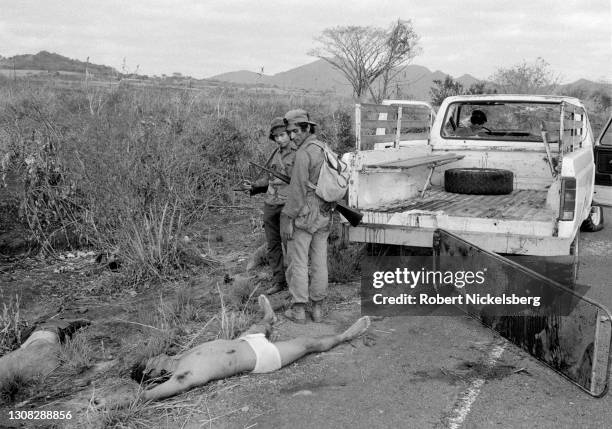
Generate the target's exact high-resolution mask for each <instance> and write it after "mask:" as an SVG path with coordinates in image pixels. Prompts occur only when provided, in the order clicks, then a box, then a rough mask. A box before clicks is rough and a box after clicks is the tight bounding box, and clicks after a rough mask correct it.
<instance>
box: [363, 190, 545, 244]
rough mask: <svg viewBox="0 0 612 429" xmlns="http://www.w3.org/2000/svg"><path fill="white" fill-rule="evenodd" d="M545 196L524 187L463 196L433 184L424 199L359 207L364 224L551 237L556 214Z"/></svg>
mask: <svg viewBox="0 0 612 429" xmlns="http://www.w3.org/2000/svg"><path fill="white" fill-rule="evenodd" d="M546 196H547V191H546V190H525V189H521V190H515V191H513V192H512V193H511V194H508V195H466V194H455V193H450V192H445V191H444V188H443V187H438V186H436V187H433V188H431V189H429V190H428V191H427V192H426V194H425V196H424V198H420V197H415V198H412V199H410V200H405V201H395V202H392V203H389V204H386V205H384V206H380V205H379V206H376V207H374V206H372V207H360V209H361V210H362V211H363V213H364V218H363V221H362V222H363V224H364V226H366V225H368V224H369V225H371V226H373V227H380V226H383V225H384V226H386V227H387V228H388V227H391V228H393V227H404V228H405V227H408V228H420V229H425V230H434V229H436V228H443V229H446V230H448V231H452V232H455V233H458V234H461V233H464V232H469V233H481V234H482V233H484V234H511V235H521V236H531V237H553V236H555V235H556V218H557V214H556V212H555V211H554V210H552V209H551V208H550V207H548V205H547V204H546Z"/></svg>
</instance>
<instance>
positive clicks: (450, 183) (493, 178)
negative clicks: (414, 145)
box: [444, 168, 514, 195]
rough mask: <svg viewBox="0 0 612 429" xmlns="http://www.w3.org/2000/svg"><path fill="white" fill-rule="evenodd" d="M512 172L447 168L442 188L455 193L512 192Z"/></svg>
mask: <svg viewBox="0 0 612 429" xmlns="http://www.w3.org/2000/svg"><path fill="white" fill-rule="evenodd" d="M513 186H514V174H513V173H512V171H510V170H500V169H496V168H449V169H448V170H446V171H445V172H444V190H445V191H446V192H453V193H455V194H478V195H504V194H509V193H511V192H512V189H513Z"/></svg>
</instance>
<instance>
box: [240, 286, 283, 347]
mask: <svg viewBox="0 0 612 429" xmlns="http://www.w3.org/2000/svg"><path fill="white" fill-rule="evenodd" d="M257 302H258V303H259V308H260V309H261V310H262V311H263V313H264V317H263V319H262V320H261V322H259V323H255V324H253V325H252V326H251V327H250V328H249V329H248V330H247V331H246V332H244V333H243V335H248V334H259V333H264V334H266V337H268V336H269V335H270V333H271V332H272V327H273V326H274V324H275V323H276V321H277V320H278V319H277V318H276V314H274V310H273V309H272V306H271V305H270V301H268V298H267V297H266V296H265V295H263V294H262V295H259V298H257Z"/></svg>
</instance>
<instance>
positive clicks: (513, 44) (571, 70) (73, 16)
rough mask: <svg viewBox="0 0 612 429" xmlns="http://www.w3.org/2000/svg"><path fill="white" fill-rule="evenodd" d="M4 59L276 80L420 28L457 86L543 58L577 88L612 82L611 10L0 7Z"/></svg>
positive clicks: (516, 3)
mask: <svg viewBox="0 0 612 429" xmlns="http://www.w3.org/2000/svg"><path fill="white" fill-rule="evenodd" d="M0 10H2V14H1V15H0V40H2V41H3V42H4V43H3V45H2V47H1V49H5V50H6V51H4V52H0V54H2V55H4V56H7V55H15V54H22V53H34V52H37V51H39V50H43V49H44V50H49V51H54V52H57V53H60V54H62V55H66V56H68V57H72V58H79V59H82V60H84V59H85V58H86V57H87V56H89V57H90V58H91V60H92V61H98V62H103V63H106V64H108V65H111V66H114V67H120V65H121V62H122V59H123V58H124V57H125V58H126V59H127V60H126V61H127V62H128V64H130V65H131V66H130V67H132V68H133V67H135V66H136V64H140V66H141V70H142V71H144V72H145V73H149V74H161V73H166V74H169V73H172V72H174V71H180V72H182V73H184V74H190V75H193V76H195V77H206V76H211V75H214V74H218V73H223V72H227V71H231V70H236V69H249V70H259V69H260V67H261V66H264V67H265V69H266V72H267V73H277V72H281V71H285V70H287V69H289V68H292V67H296V66H299V65H302V64H305V63H307V62H310V61H312V60H314V59H313V58H312V57H309V56H307V55H306V53H307V52H308V51H309V50H310V49H311V48H312V47H313V45H314V42H313V37H315V36H316V35H318V34H320V33H321V31H322V30H323V29H325V28H327V27H333V26H341V25H372V26H378V27H387V26H389V25H390V24H391V23H392V22H393V21H395V20H396V19H398V18H402V19H411V20H412V23H413V25H414V28H415V30H416V31H417V33H418V34H420V35H421V43H420V44H421V47H422V48H423V51H422V54H421V55H419V56H417V57H416V58H415V59H414V60H413V62H414V63H416V64H422V65H424V66H426V67H428V68H430V69H432V70H435V69H439V70H442V71H444V72H447V73H450V74H452V75H454V76H459V75H462V74H464V73H470V74H472V75H474V76H476V77H479V78H486V77H488V76H490V75H491V74H492V73H493V72H494V71H495V70H496V69H497V68H499V67H509V66H511V65H513V64H516V63H518V62H520V61H522V60H523V59H526V60H534V59H535V58H537V57H543V58H544V59H546V60H547V61H548V62H549V63H550V64H551V67H555V68H558V70H559V72H561V73H562V74H564V75H566V76H567V77H568V79H578V78H580V77H586V78H591V79H596V78H598V77H599V76H601V75H606V74H607V75H610V74H612V73H610V71H611V70H610V64H612V49H611V43H610V42H611V39H612V33H611V31H612V30H611V28H612V26H611V25H610V24H611V15H610V14H611V12H610V2H609V0H564V1H563V2H559V1H557V0H539V1H533V0H498V1H495V2H486V1H482V0H463V1H462V2H461V3H457V2H455V1H437V2H428V3H425V2H399V1H395V0H357V1H353V2H351V3H350V6H348V5H347V3H346V2H341V1H330V0H311V1H309V2H308V4H307V5H306V7H305V4H304V2H303V1H297V0H285V1H281V0H266V1H265V2H255V1H248V0H233V1H231V2H227V1H219V0H208V1H206V2H202V1H199V0H182V1H171V0H130V1H129V2H126V1H120V0H107V1H104V2H99V1H89V0H88V1H82V0H81V1H79V0H63V1H60V0H47V1H45V2H40V1H34V0H20V1H18V2H17V1H14V0H0Z"/></svg>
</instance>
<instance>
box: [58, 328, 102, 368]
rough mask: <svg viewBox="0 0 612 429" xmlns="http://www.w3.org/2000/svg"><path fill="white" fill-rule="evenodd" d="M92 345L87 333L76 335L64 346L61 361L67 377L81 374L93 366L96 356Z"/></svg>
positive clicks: (61, 350) (61, 349)
mask: <svg viewBox="0 0 612 429" xmlns="http://www.w3.org/2000/svg"><path fill="white" fill-rule="evenodd" d="M91 344H92V342H91V341H90V339H89V336H88V335H87V333H86V332H79V333H76V334H74V335H73V336H72V338H70V339H68V340H66V341H65V342H64V344H62V347H61V348H60V355H59V360H60V364H61V370H62V373H63V374H65V376H74V375H78V374H81V373H83V372H84V371H85V370H87V369H89V368H91V367H92V366H93V364H94V363H95V360H96V356H95V351H94V349H93V347H92V345H91Z"/></svg>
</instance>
